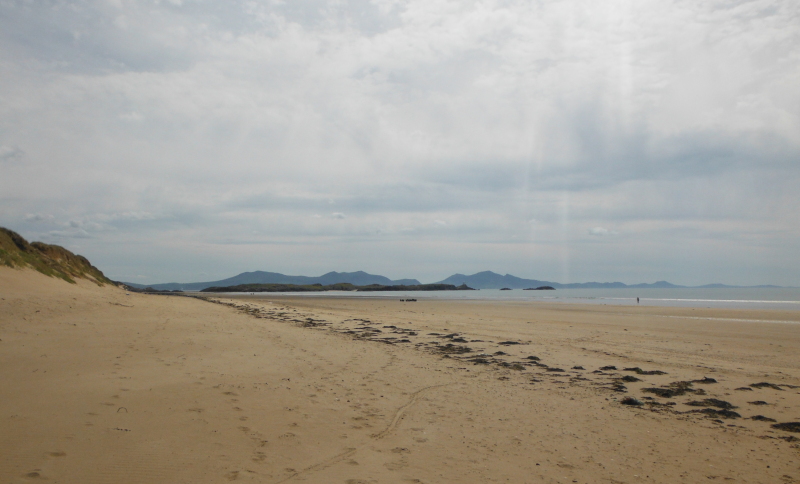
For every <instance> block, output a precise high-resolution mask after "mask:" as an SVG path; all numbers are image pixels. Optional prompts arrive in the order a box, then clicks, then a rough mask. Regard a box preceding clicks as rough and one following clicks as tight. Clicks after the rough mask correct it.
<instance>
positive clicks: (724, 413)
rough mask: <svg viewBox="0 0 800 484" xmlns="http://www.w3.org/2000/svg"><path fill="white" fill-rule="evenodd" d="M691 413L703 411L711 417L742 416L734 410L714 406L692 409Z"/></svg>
mask: <svg viewBox="0 0 800 484" xmlns="http://www.w3.org/2000/svg"><path fill="white" fill-rule="evenodd" d="M690 413H702V414H704V415H707V416H709V417H714V418H741V417H742V416H741V415H739V414H738V413H736V412H734V411H732V410H714V409H713V408H704V409H702V410H691V411H690Z"/></svg>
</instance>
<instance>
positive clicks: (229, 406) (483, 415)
mask: <svg viewBox="0 0 800 484" xmlns="http://www.w3.org/2000/svg"><path fill="white" fill-rule="evenodd" d="M214 301H215V302H218V303H220V304H216V303H214V302H211V301H202V300H198V299H192V298H186V297H173V296H146V295H140V294H126V293H125V292H124V291H122V290H120V289H118V288H114V287H109V286H105V287H98V286H96V285H95V284H92V283H88V282H82V281H78V284H76V285H72V284H67V283H65V282H63V281H59V280H56V279H53V278H48V277H45V276H43V275H41V274H39V273H35V272H33V271H31V270H13V269H6V268H0V378H1V380H0V381H2V385H0V471H1V474H0V475H2V476H3V479H2V482H60V483H73V482H74V483H79V482H80V483H94V482H98V483H99V482H114V483H125V482H227V481H253V482H264V483H278V482H314V483H317V482H318V483H337V482H339V483H348V484H356V483H384V482H386V483H388V482H392V483H394V482H423V483H440V482H514V483H525V482H567V483H569V482H581V483H584V482H585V483H595V482H630V483H633V482H664V483H667V482H701V481H702V482H707V481H709V480H712V481H714V480H716V481H730V482H794V481H796V480H800V448H799V446H798V441H797V440H796V437H800V434H798V433H794V432H789V431H785V430H779V429H775V428H772V427H771V425H772V424H773V422H769V421H763V420H752V419H750V417H753V416H755V415H762V416H764V417H766V418H772V419H774V420H775V421H776V422H774V423H787V422H798V421H800V388H796V386H800V359H798V358H797V355H798V354H800V325H798V324H797V323H796V321H800V314H798V313H796V312H780V311H774V312H767V311H733V310H700V309H697V310H691V309H671V308H645V307H635V308H622V307H604V306H567V305H547V304H535V303H501V304H497V303H488V302H480V301H456V302H452V301H419V302H416V303H401V302H399V301H396V300H382V299H368V300H364V299H332V298H313V299H309V298H302V297H297V298H275V297H268V296H267V297H263V298H262V297H259V298H239V299H231V298H219V299H214ZM752 321H760V322H752ZM764 321H774V322H764ZM432 333H436V334H432ZM448 345H450V346H448ZM498 352H502V353H503V354H498ZM529 357H536V358H538V360H537V359H532V358H529ZM479 360H480V361H479ZM612 366H613V367H615V368H616V369H611V368H609V367H612ZM574 367H582V368H583V369H573V368H574ZM637 367H638V368H639V369H640V372H636V371H632V370H631V371H625V368H637ZM600 368H606V369H605V370H600ZM557 370H563V371H557ZM654 370H659V371H662V372H665V374H647V373H648V372H651V371H654ZM623 377H634V378H637V379H639V380H641V381H624V380H622V378H623ZM709 379H714V380H716V383H710V382H709V381H710V380H709ZM627 380H631V378H627ZM679 381H683V382H687V381H688V382H691V381H694V383H692V385H691V386H686V385H685V384H684V386H683V388H684V390H686V389H688V390H689V391H688V392H685V393H684V394H682V395H677V396H673V397H672V398H663V397H660V396H658V395H657V394H656V393H647V392H645V391H644V389H645V388H657V389H658V388H663V389H670V388H672V389H675V388H677V387H676V386H675V385H674V383H675V382H679ZM762 382H766V383H770V384H771V385H772V386H765V385H761V386H755V387H754V386H751V385H752V384H758V383H762ZM670 384H673V385H672V386H670ZM621 385H622V386H624V387H625V391H624V392H623V391H620V390H622V389H621V388H620V386H621ZM739 388H748V389H749V390H737V389H739ZM625 397H635V398H637V399H639V400H640V401H642V402H643V403H644V405H642V406H640V407H630V406H626V405H623V404H621V401H622V399H623V398H625ZM647 397H649V398H651V400H647ZM709 399H715V400H718V401H724V402H728V403H730V404H731V405H733V406H735V407H737V408H734V409H731V410H730V411H733V412H736V413H738V414H739V415H741V418H723V417H725V415H708V414H704V413H689V412H692V411H697V410H704V409H711V410H723V409H722V408H720V407H713V406H711V407H709V406H705V407H703V406H700V407H698V406H690V405H687V404H688V403H690V402H692V401H696V402H699V403H701V404H704V405H709V402H711V403H714V400H709ZM704 402H705V403H704ZM748 402H764V404H751V403H748ZM668 403H674V404H673V405H668Z"/></svg>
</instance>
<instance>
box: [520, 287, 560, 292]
mask: <svg viewBox="0 0 800 484" xmlns="http://www.w3.org/2000/svg"><path fill="white" fill-rule="evenodd" d="M555 290H556V288H555V287H553V286H539V287H528V288H525V289H523V291H555Z"/></svg>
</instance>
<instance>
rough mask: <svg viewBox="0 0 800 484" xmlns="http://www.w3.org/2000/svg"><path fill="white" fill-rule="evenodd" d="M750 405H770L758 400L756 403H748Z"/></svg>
mask: <svg viewBox="0 0 800 484" xmlns="http://www.w3.org/2000/svg"><path fill="white" fill-rule="evenodd" d="M747 403H748V404H750V405H769V403H767V402H765V401H764V400H756V401H754V402H747Z"/></svg>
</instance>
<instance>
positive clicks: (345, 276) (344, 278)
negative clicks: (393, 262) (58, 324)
mask: <svg viewBox="0 0 800 484" xmlns="http://www.w3.org/2000/svg"><path fill="white" fill-rule="evenodd" d="M340 283H349V284H353V285H354V286H368V285H370V284H380V285H382V286H391V285H406V286H416V285H419V284H420V282H419V281H418V280H416V279H398V280H396V281H393V280H391V279H389V278H388V277H384V276H377V275H374V274H367V273H366V272H364V271H358V272H329V273H327V274H323V275H321V276H319V277H308V276H287V275H284V274H279V273H277V272H264V271H254V272H242V273H241V274H239V275H237V276H233V277H230V278H228V279H222V280H220V281H209V282H185V283H180V282H168V283H164V284H136V283H131V282H126V283H124V284H127V285H129V286H131V287H135V288H137V289H144V288H146V287H152V288H153V289H158V290H160V291H174V290H176V289H178V290H181V291H202V290H203V289H206V288H209V287H214V286H217V287H225V286H238V285H241V284H296V285H310V284H322V285H324V286H328V285H331V284H340Z"/></svg>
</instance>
